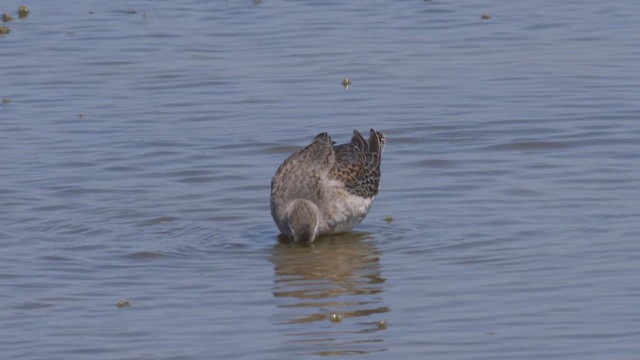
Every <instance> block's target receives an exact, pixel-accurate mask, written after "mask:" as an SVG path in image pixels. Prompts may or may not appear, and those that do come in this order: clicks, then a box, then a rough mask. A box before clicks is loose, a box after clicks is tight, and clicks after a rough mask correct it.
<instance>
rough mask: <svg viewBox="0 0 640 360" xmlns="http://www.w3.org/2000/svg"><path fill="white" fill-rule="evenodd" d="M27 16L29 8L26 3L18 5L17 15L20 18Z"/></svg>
mask: <svg viewBox="0 0 640 360" xmlns="http://www.w3.org/2000/svg"><path fill="white" fill-rule="evenodd" d="M27 16H29V8H28V7H27V5H20V6H19V7H18V17H19V18H20V19H25V18H26V17H27Z"/></svg>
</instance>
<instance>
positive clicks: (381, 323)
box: [376, 320, 387, 330]
mask: <svg viewBox="0 0 640 360" xmlns="http://www.w3.org/2000/svg"><path fill="white" fill-rule="evenodd" d="M376 325H378V330H385V329H386V328H387V322H386V321H385V320H380V321H378V322H377V323H376Z"/></svg>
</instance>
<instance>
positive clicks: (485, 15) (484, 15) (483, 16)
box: [480, 14, 491, 20]
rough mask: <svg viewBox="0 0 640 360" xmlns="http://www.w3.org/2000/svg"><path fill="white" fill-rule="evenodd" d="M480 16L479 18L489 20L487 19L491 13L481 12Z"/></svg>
mask: <svg viewBox="0 0 640 360" xmlns="http://www.w3.org/2000/svg"><path fill="white" fill-rule="evenodd" d="M480 18H481V19H482V20H489V19H491V15H489V14H482V16H480Z"/></svg>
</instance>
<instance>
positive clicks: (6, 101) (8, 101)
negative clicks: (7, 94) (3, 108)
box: [2, 98, 11, 104]
mask: <svg viewBox="0 0 640 360" xmlns="http://www.w3.org/2000/svg"><path fill="white" fill-rule="evenodd" d="M10 102H11V99H9V98H2V103H3V104H8V103H10Z"/></svg>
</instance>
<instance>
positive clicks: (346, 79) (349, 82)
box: [342, 78, 351, 90]
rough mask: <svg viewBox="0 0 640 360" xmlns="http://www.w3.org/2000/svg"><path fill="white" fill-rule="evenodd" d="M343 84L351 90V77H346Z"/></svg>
mask: <svg viewBox="0 0 640 360" xmlns="http://www.w3.org/2000/svg"><path fill="white" fill-rule="evenodd" d="M342 86H344V88H345V89H347V90H349V86H351V80H349V78H344V80H342Z"/></svg>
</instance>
